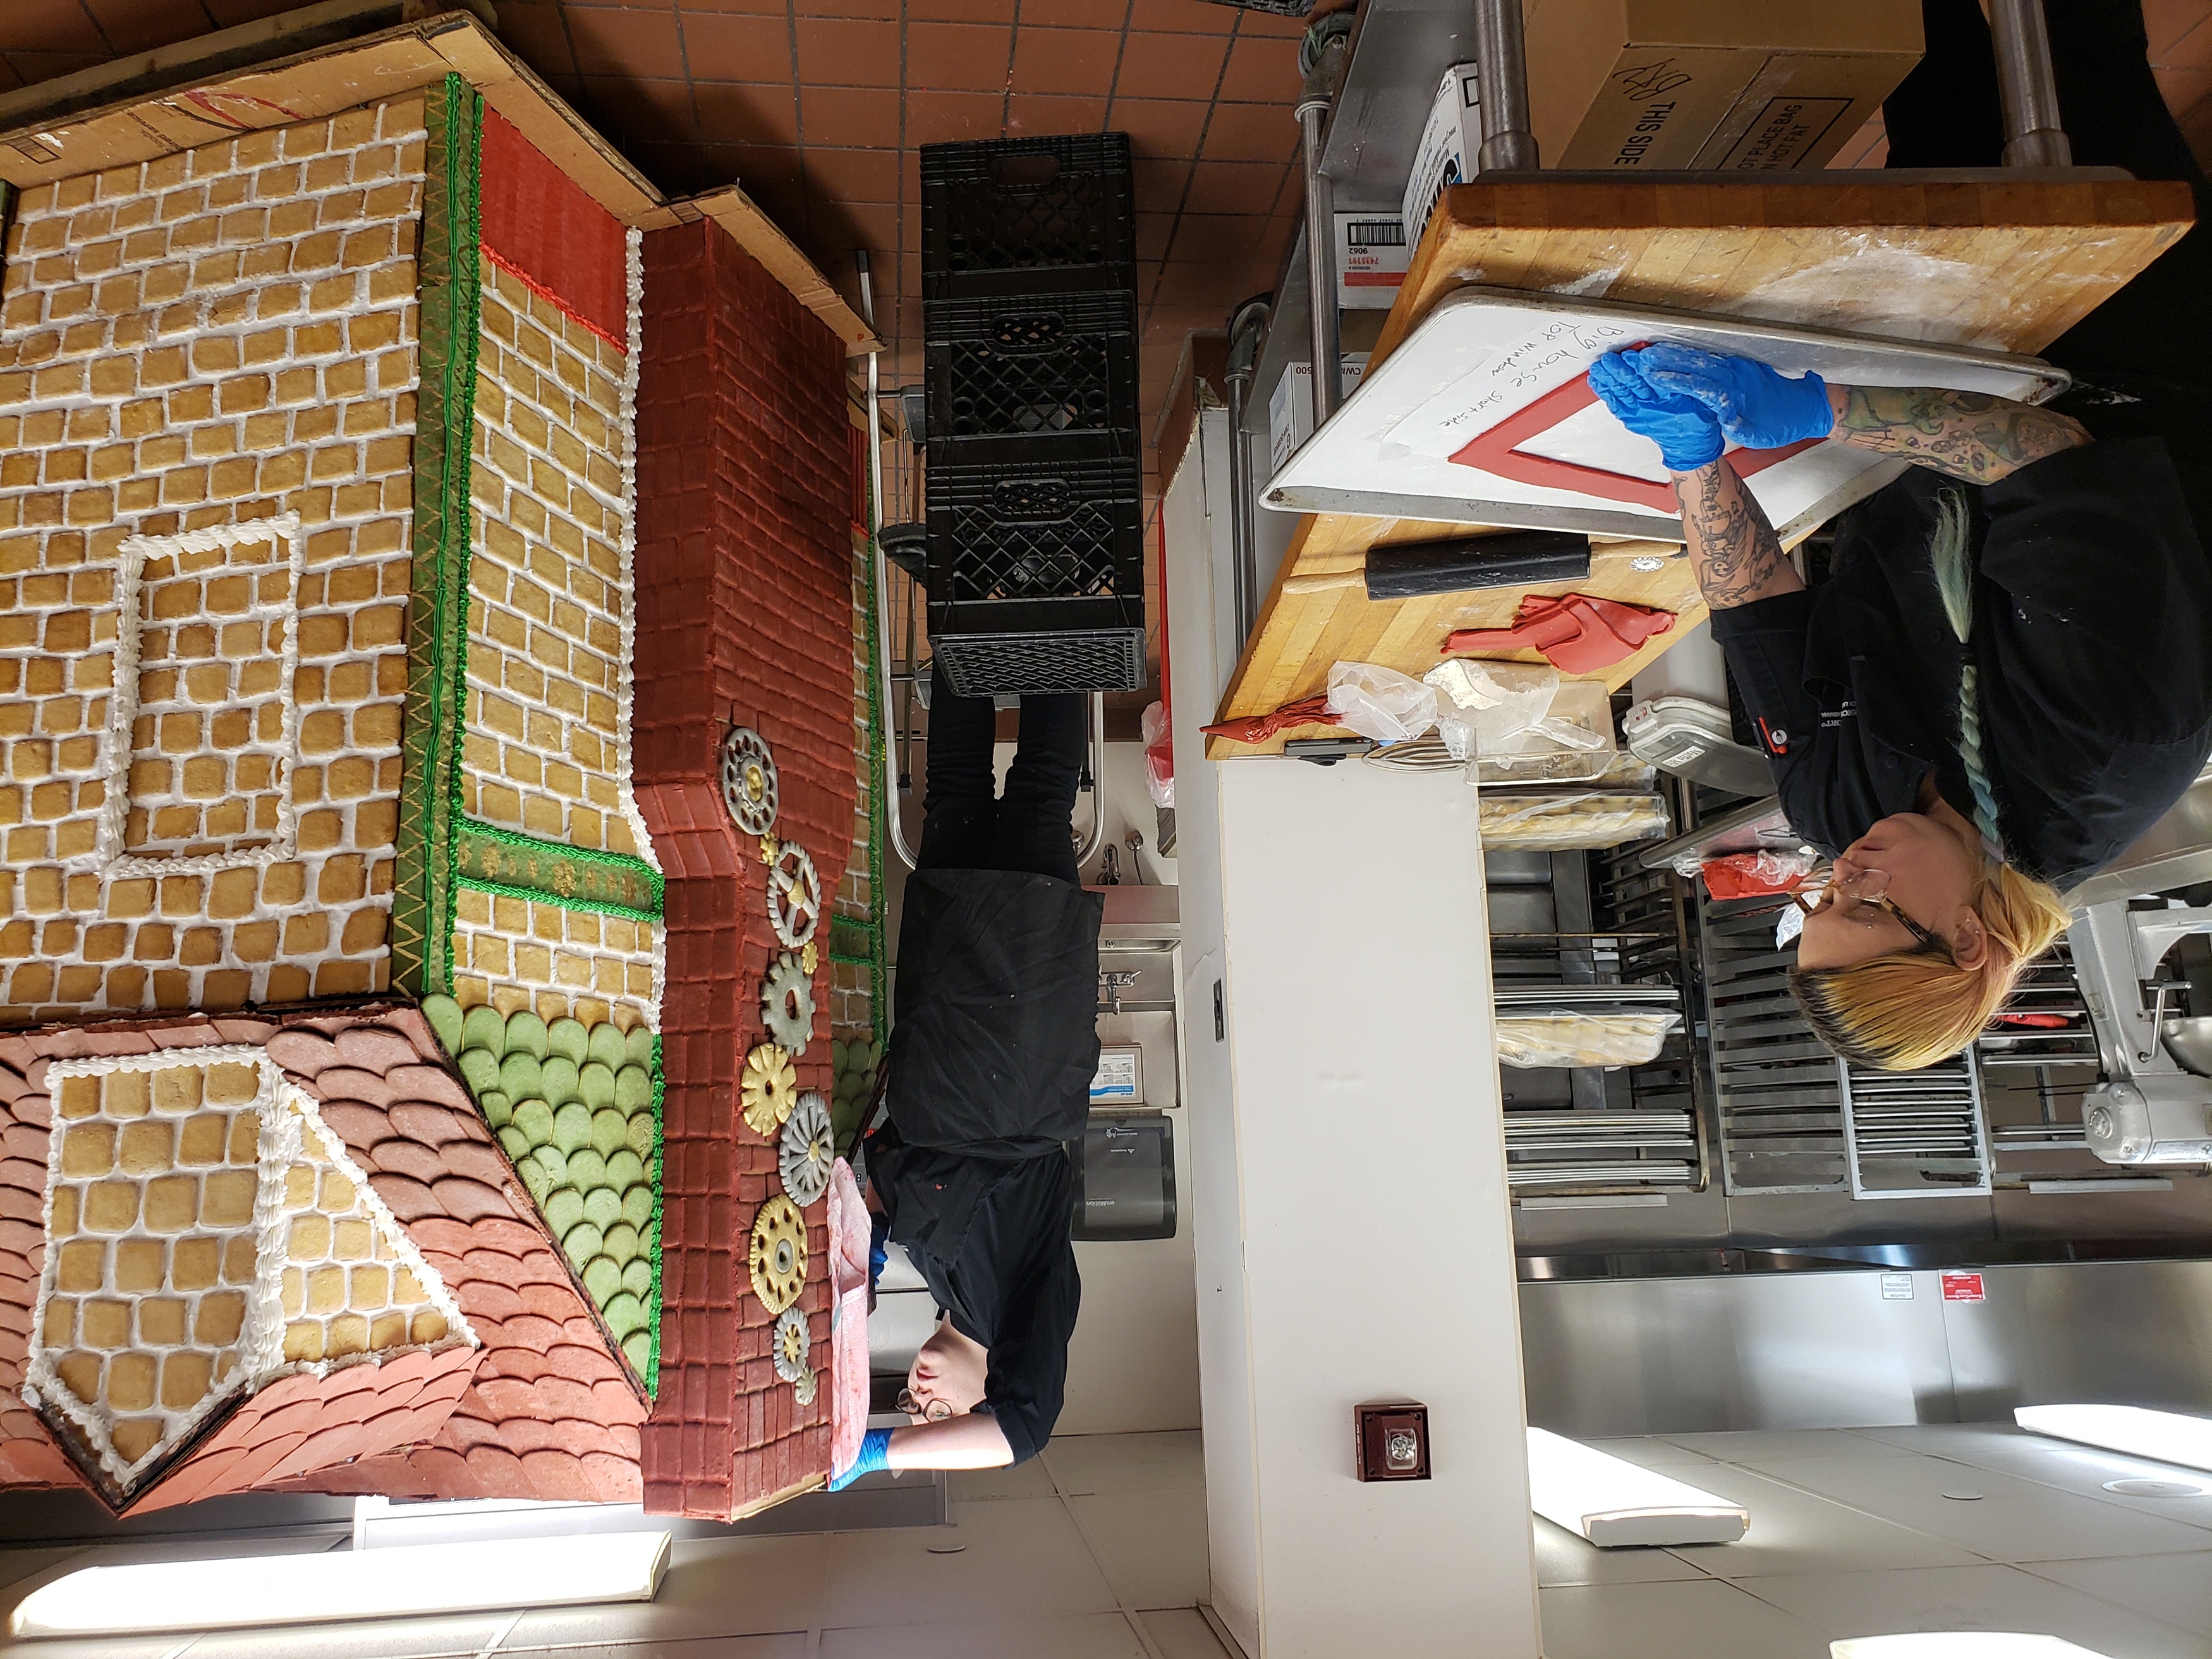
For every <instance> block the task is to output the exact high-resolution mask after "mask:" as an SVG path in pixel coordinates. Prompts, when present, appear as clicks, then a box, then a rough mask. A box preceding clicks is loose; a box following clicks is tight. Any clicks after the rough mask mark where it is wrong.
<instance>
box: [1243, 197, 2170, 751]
mask: <svg viewBox="0 0 2212 1659" xmlns="http://www.w3.org/2000/svg"><path fill="white" fill-rule="evenodd" d="M2193 222H2195V221H2194V214H2193V210H2192V208H2191V197H2190V192H2189V187H2188V186H2187V185H2183V184H2179V183H2165V182H2135V181H2129V180H2118V181H2115V180H2094V181H2081V182H2053V181H2051V180H2048V179H2037V180H2014V179H2007V178H2005V177H2004V175H2002V174H1994V173H1993V174H1992V175H1990V181H1989V182H1986V183H1971V184H1959V183H1925V182H1903V183H1897V184H1890V183H1887V182H1882V183H1869V182H1867V181H1864V180H1863V179H1852V180H1850V181H1848V182H1844V183H1839V184H1836V185H1826V184H1814V183H1791V184H1758V183H1738V182H1735V181H1733V180H1730V181H1727V182H1722V183H1715V184H1686V183H1666V184H1637V183H1623V184H1613V183H1609V182H1608V183H1589V182H1582V181H1571V180H1562V181H1558V182H1552V181H1523V182H1516V183H1511V184H1492V185H1482V184H1474V185H1459V186H1456V187H1455V188H1454V189H1452V190H1450V191H1446V192H1445V195H1444V197H1443V200H1442V201H1441V202H1440V203H1439V204H1438V205H1437V210H1436V211H1435V213H1434V214H1433V215H1431V218H1430V221H1429V225H1428V228H1427V231H1426V232H1425V234H1424V235H1423V236H1422V238H1421V242H1420V246H1419V248H1418V249H1417V250H1416V251H1415V252H1414V255H1413V264H1412V266H1411V268H1410V269H1409V270H1407V275H1406V281H1405V284H1404V286H1403V287H1402V288H1401V290H1400V292H1399V296H1398V302H1397V304H1396V305H1395V307H1393V308H1392V310H1391V313H1390V315H1389V319H1387V320H1386V321H1385V323H1384V325H1383V334H1382V337H1381V338H1380V339H1379V340H1378V341H1377V343H1376V349H1375V353H1374V356H1375V359H1376V360H1377V361H1379V360H1380V359H1381V358H1383V356H1387V355H1388V354H1389V351H1390V350H1391V349H1394V348H1395V346H1396V345H1397V344H1398V343H1399V342H1400V341H1401V340H1403V339H1404V338H1405V337H1406V336H1407V333H1408V332H1409V331H1411V329H1412V328H1413V325H1414V324H1415V323H1417V322H1419V320H1420V319H1421V318H1422V317H1424V316H1425V315H1426V314H1427V313H1428V311H1429V308H1430V307H1431V306H1433V305H1435V304H1436V302H1437V301H1438V300H1439V299H1441V298H1442V297H1443V295H1446V294H1449V293H1450V292H1451V291H1452V290H1453V289H1456V288H1460V287H1463V286H1465V285H1467V284H1468V283H1482V284H1485V285H1486V286H1489V287H1492V288H1517V289H1528V290H1530V291H1532V292H1540V293H1554V294H1577V295H1593V296H1595V295H1602V296H1603V297H1605V298H1607V299H1612V300H1625V301H1633V302H1637V303H1640V304H1645V305H1658V306H1672V307H1679V308H1680V309H1683V310H1688V311H1699V312H1707V313H1712V314H1715V315H1718V316H1726V317H1747V318H1757V319H1762V320H1765V321H1770V322H1784V323H1796V324H1805V325H1813V326H1816V327H1822V328H1833V329H1840V330H1844V331H1849V332H1852V333H1858V334H1867V335H1873V336H1877V337H1886V338H1890V339H1899V340H1923V341H1935V342H1940V343H1947V344H1954V345H1972V346H1980V347H1985V348H1990V349H1999V350H2005V351H2018V352H2034V351H2038V350H2040V349H2042V348H2043V347H2045V346H2046V345H2048V344H2049V343H2051V341H2052V340H2054V339H2056V338H2057V337H2058V336H2059V335H2061V334H2063V333H2064V332H2065V331H2066V330H2067V329H2069V328H2070V327H2072V326H2073V325H2075V323H2077V322H2079V321H2080V320H2081V319H2082V318H2083V317H2086V316H2087V315H2088V313H2090V312H2091V311H2093V310H2094V309H2095V308H2096V307H2097V306H2098V305H2100V303H2102V302H2103V301H2105V300H2106V299H2108V298H2109V297H2111V295H2113V294H2115V293H2117V292H2118V291H2119V289H2121V288H2122V287H2123V286H2124V284H2125V283H2127V282H2128V281H2129V280H2130V279H2131V278H2132V277H2134V276H2136V273H2137V272H2139V271H2141V270H2142V269H2143V268H2144V267H2145V266H2146V265H2148V264H2150V262H2151V261H2152V260H2153V259H2154V258H2157V257H2158V256H2159V255H2160V253H2162V252H2165V251H2166V249H2167V248H2169V247H2171V246H2172V245H2173V244H2174V243H2175V242H2177V241H2179V240H2180V239H2181V237H2182V236H2183V234H2185V233H2186V232H2187V230H2188V229H2189V228H2190V226H2191V224H2192V223H2193ZM1447 534H1449V535H1465V534H1468V527H1467V526H1463V525H1448V526H1440V525H1434V524H1416V523H1413V522H1411V521H1406V520H1393V519H1370V518H1356V517H1352V516H1350V515H1346V514H1340V513H1322V514H1314V515H1310V516H1308V517H1307V518H1305V519H1304V520H1302V522H1301V523H1300V525H1299V526H1298V529H1297V533H1296V535H1295V536H1294V537H1293V538H1292V540H1291V547H1290V550H1289V551H1288V552H1287V553H1286V554H1285V556H1284V558H1283V562H1282V565H1281V567H1280V568H1279V570H1278V571H1277V573H1276V579H1275V584H1274V586H1273V590H1272V591H1271V592H1269V594H1268V595H1267V602H1266V603H1265V605H1263V606H1262V607H1261V612H1260V619H1259V623H1258V625H1257V626H1256V627H1255V629H1253V632H1252V637H1251V639H1250V640H1249V641H1248V642H1247V644H1246V647H1245V650H1244V654H1243V659H1241V660H1240V661H1239V662H1238V664H1237V671H1236V673H1235V675H1234V676H1233V677H1232V678H1231V681H1230V684H1229V690H1228V692H1227V694H1226V695H1225V696H1224V697H1223V699H1222V702H1221V707H1220V709H1219V712H1218V714H1216V716H1215V718H1216V719H1217V720H1230V719H1234V718H1236V717H1238V716H1241V715H1247V714H1265V713H1266V712H1267V711H1268V710H1270V709H1273V708H1280V707H1281V706H1282V705H1283V704H1285V703H1286V702H1295V701H1296V700H1297V699H1298V698H1300V697H1309V696H1314V695H1316V693H1318V692H1320V691H1322V690H1325V689H1326V687H1327V685H1328V671H1329V668H1330V666H1331V665H1332V664H1334V663H1336V662H1338V661H1340V660H1356V661H1364V662H1374V663H1379V664H1381V665H1383V666H1384V667H1386V668H1395V669H1397V670H1399V671H1401V672H1404V673H1409V674H1417V675H1418V674H1422V673H1425V672H1426V671H1428V670H1429V669H1430V668H1431V667H1433V666H1434V665H1435V664H1436V662H1437V647H1439V646H1440V645H1441V644H1442V643H1443V638H1444V636H1445V635H1447V634H1448V633H1449V632H1450V631H1451V630H1452V629H1455V628H1494V627H1502V626H1504V625H1505V623H1507V622H1508V621H1510V618H1511V617H1512V614H1513V611H1515V609H1516V607H1517V606H1518V605H1519V604H1520V602H1521V599H1522V594H1523V593H1525V592H1538V593H1559V592H1574V591H1577V590H1579V591H1582V592H1589V593H1595V594H1599V595H1601V596H1603V597H1605V598H1608V599H1626V600H1629V601H1632V602H1633V603H1635V604H1638V605H1661V606H1663V607H1665V608H1666V609H1668V610H1670V611H1675V612H1676V614H1677V616H1678V617H1679V618H1680V620H1679V621H1678V622H1677V623H1676V624H1675V629H1674V632H1672V633H1669V634H1663V635H1660V636H1659V637H1658V638H1657V639H1656V640H1654V641H1652V642H1651V643H1650V645H1648V646H1646V647H1644V649H1643V650H1642V651H1640V652H1638V653H1637V654H1636V655H1635V656H1633V657H1631V658H1629V659H1626V661H1624V662H1621V663H1619V664H1616V665H1614V667H1613V669H1612V670H1610V671H1608V672H1607V674H1606V675H1605V676H1603V678H1604V679H1605V681H1606V683H1607V684H1608V685H1609V686H1619V685H1620V684H1624V683H1626V681H1627V680H1628V679H1629V678H1632V676H1633V675H1634V674H1635V673H1636V672H1637V671H1638V670H1639V669H1640V668H1641V667H1643V666H1644V665H1645V664H1646V663H1648V662H1650V660H1651V659H1654V658H1656V657H1657V656H1658V655H1659V654H1660V653H1662V651H1664V650H1665V649H1666V647H1668V645H1670V644H1672V643H1673V642H1674V640H1676V639H1678V638H1680V636H1681V635H1682V634H1683V633H1685V632H1687V631H1688V630H1689V629H1692V628H1694V627H1696V625H1697V624H1698V623H1699V621H1701V620H1702V619H1703V617H1704V615H1705V611H1704V606H1703V603H1702V601H1700V600H1699V598H1698V595H1697V585H1696V582H1695V580H1694V579H1693V578H1692V576H1691V574H1690V572H1689V568H1688V562H1687V560H1686V559H1682V558H1679V557H1678V558H1675V559H1672V560H1670V561H1669V562H1668V563H1667V564H1666V565H1665V566H1663V567H1662V568H1661V569H1660V570H1658V571H1656V572H1650V573H1644V572H1638V571H1636V570H1634V569H1633V568H1632V566H1631V564H1630V559H1631V558H1632V556H1634V552H1651V551H1656V550H1662V549H1664V550H1667V551H1669V552H1671V553H1674V554H1675V555H1680V552H1681V549H1680V548H1679V547H1669V546H1668V544H1662V543H1618V544H1610V549H1607V548H1601V550H1600V552H1601V558H1599V559H1594V561H1593V564H1592V568H1591V573H1590V579H1589V580H1588V581H1586V582H1581V583H1575V584H1571V585H1568V586H1545V587H1534V588H1526V589H1523V588H1506V589H1497V590H1492V591H1491V592H1483V593H1473V594H1468V593H1454V594H1444V595H1440V596H1438V597H1437V598H1434V599H1399V600H1392V601H1389V602H1386V603H1383V604H1370V602H1369V601H1368V600H1367V599H1366V598H1365V597H1364V594H1363V593H1362V592H1360V591H1359V590H1358V589H1357V588H1334V589H1327V590H1323V591H1321V592H1285V590H1284V584H1285V581H1287V580H1289V579H1291V578H1292V577H1295V576H1310V575H1317V574H1327V573H1329V572H1334V571H1340V570H1344V569H1346V568H1352V567H1354V566H1356V565H1357V564H1358V563H1359V562H1361V561H1362V560H1363V559H1364V556H1365V553H1366V550H1367V549H1368V548H1369V547H1370V546H1372V545H1375V544H1379V543H1383V542H1389V541H1413V540H1420V539H1424V538H1429V537H1433V536H1437V535H1447ZM1621 549H1629V550H1633V551H1632V553H1630V554H1629V555H1628V556H1624V557H1620V558H1615V557H1613V550H1621ZM1522 654H1523V657H1524V658H1525V659H1528V660H1536V659H1535V658H1534V655H1533V653H1522ZM1329 729H1331V728H1328V727H1306V728H1293V730H1292V731H1291V732H1287V733H1285V734H1284V737H1294V736H1299V735H1313V734H1316V733H1317V732H1325V731H1328V730H1329ZM1282 743H1283V737H1278V738H1274V739H1273V740H1271V741H1270V742H1268V743H1267V744H1260V745H1248V744H1237V743H1232V742H1231V741H1229V740H1228V739H1226V738H1211V739H1209V740H1208V742H1207V745H1206V754H1207V756H1208V757H1210V758H1213V759H1221V758H1226V757H1231V756H1237V755H1247V754H1275V753H1279V752H1280V751H1281V748H1282Z"/></svg>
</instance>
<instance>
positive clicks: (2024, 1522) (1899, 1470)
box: [1762, 1456, 2204, 1566]
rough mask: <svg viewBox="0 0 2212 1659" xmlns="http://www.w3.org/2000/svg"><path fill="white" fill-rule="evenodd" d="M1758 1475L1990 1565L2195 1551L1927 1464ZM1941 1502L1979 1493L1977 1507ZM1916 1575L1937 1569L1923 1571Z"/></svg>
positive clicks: (2168, 1534)
mask: <svg viewBox="0 0 2212 1659" xmlns="http://www.w3.org/2000/svg"><path fill="white" fill-rule="evenodd" d="M1762 1473H1764V1474H1768V1475H1771V1476H1772V1477H1773V1478H1774V1479H1776V1480H1787V1481H1790V1482H1791V1483H1792V1484H1793V1485H1796V1486H1805V1487H1808V1488H1810V1489H1811V1490H1812V1491H1814V1492H1820V1493H1823V1494H1825V1495H1826V1496H1828V1497H1830V1498H1835V1499H1837V1500H1838V1502H1841V1503H1844V1504H1851V1505H1852V1506H1854V1507H1855V1508H1857V1509H1862V1510H1867V1511H1868V1512H1869V1513H1870V1514H1874V1515H1879V1516H1883V1517H1884V1518H1886V1519H1887V1520H1891V1521H1894V1522H1898V1523H1899V1524H1900V1525H1903V1526H1908V1527H1914V1528H1918V1529H1919V1530H1920V1531H1922V1532H1924V1533H1929V1534H1933V1535H1934V1536H1936V1537H1937V1538H1946V1539H1949V1540H1950V1541H1952V1542H1954V1543H1955V1544H1960V1545H1963V1546H1964V1547H1966V1548H1967V1549H1970V1550H1972V1551H1973V1552H1974V1553H1976V1554H1978V1555H1982V1556H1986V1557H1988V1558H1989V1559H1991V1560H1995V1561H2071V1560H2083V1559H2088V1558H2090V1557H2093V1556H2101V1555H2136V1554H2168V1553H2175V1552H2179V1551H2183V1550H2195V1549H2201V1548H2202V1547H2203V1542H2204V1533H2203V1529H2201V1528H2197V1527H2190V1526H2184V1525H2182V1524H2180V1523H2179V1522H2172V1521H2161V1520H2160V1519H2159V1518H2158V1517H2156V1516H2149V1515H2143V1514H2140V1513H2138V1512H2136V1511H2135V1510H2129V1509H2125V1508H2123V1507H2121V1506H2120V1505H2118V1504H2100V1503H2096V1502H2093V1501H2092V1500H2091V1499H2089V1498H2078V1497H2076V1496H2075V1495H2074V1494H2073V1493H2071V1492H2060V1491H2058V1490H2057V1488H2056V1487H2052V1486H2037V1485H2035V1484H2034V1483H2033V1482H2032V1481H2027V1480H2015V1479H2014V1478H2013V1477H2012V1476H2011V1475H2008V1474H1998V1473H1997V1472H1996V1471H1995V1470H1992V1469H1978V1468H1964V1467H1962V1466H1960V1465H1959V1464H1957V1463H1951V1462H1944V1461H1942V1459H1939V1458H1933V1457H1920V1456H1911V1457H1882V1458H1869V1459H1867V1460H1865V1461H1863V1462H1852V1461H1850V1460H1849V1459H1847V1458H1824V1459H1822V1460H1820V1461H1819V1462H1798V1463H1771V1464H1768V1465H1767V1466H1766V1467H1765V1468H1764V1470H1763V1471H1762ZM1946 1492H1978V1493H1979V1494H1980V1497H1979V1498H1978V1499H1974V1500H1962V1499H1959V1498H1946V1497H1945V1496H1944V1495H1943V1494H1944V1493H1946ZM1919 1565H1929V1566H1934V1565H1944V1564H1939V1563H1936V1562H1933V1561H1930V1562H1926V1563H1922V1564H1919Z"/></svg>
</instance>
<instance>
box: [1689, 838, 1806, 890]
mask: <svg viewBox="0 0 2212 1659" xmlns="http://www.w3.org/2000/svg"><path fill="white" fill-rule="evenodd" d="M1685 863H1686V864H1687V865H1688V866H1690V867H1689V868H1688V869H1684V868H1682V867H1681V866H1682V865H1683V864H1685ZM1819 863H1820V856H1819V854H1815V853H1814V852H1813V851H1812V850H1811V849H1810V848H1799V849H1798V850H1797V851H1796V852H1794V853H1782V852H1777V851H1776V850H1775V849H1773V848H1761V849H1760V850H1759V851H1758V852H1756V853H1730V854H1727V855H1726V856H1725V857H1723V858H1717V859H1708V860H1705V862H1704V863H1703V864H1700V863H1699V862H1698V860H1696V859H1695V858H1689V859H1685V860H1678V861H1677V863H1676V865H1675V869H1674V873H1675V874H1677V875H1679V876H1681V877H1682V878H1685V879H1687V878H1690V877H1692V876H1697V875H1702V876H1704V877H1705V890H1706V891H1707V892H1708V893H1710V894H1711V895H1712V896H1714V897H1715V898H1717V899H1737V898H1755V897H1757V896H1759V895H1761V894H1765V893H1790V892H1795V891H1796V890H1797V888H1798V887H1799V886H1801V885H1802V884H1803V882H1804V880H1805V878H1806V877H1808V876H1809V875H1811V874H1812V873H1813V870H1814V866H1816V865H1818V864H1819Z"/></svg>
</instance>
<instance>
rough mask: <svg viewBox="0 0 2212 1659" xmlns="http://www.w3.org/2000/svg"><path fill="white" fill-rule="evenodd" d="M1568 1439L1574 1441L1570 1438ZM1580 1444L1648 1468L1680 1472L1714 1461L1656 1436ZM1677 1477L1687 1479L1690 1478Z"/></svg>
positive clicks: (1677, 1443) (1686, 1476) (1588, 1441)
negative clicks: (1677, 1470)
mask: <svg viewBox="0 0 2212 1659" xmlns="http://www.w3.org/2000/svg"><path fill="white" fill-rule="evenodd" d="M1568 1438H1569V1439H1575V1438H1577V1437H1576V1436H1573V1435H1570V1436H1568ZM1583 1445H1585V1446H1588V1447H1589V1449H1591V1450H1592V1451H1601V1452H1603V1453H1605V1455H1607V1456H1608V1457H1618V1458H1620V1459H1622V1460H1623V1461H1625V1462H1630V1463H1637V1464H1640V1465H1642V1466H1643V1467H1644V1468H1647V1469H1679V1468H1687V1467H1689V1466H1691V1465H1693V1464H1698V1463H1710V1462H1713V1461H1714V1460H1713V1459H1711V1458H1710V1457H1708V1456H1706V1455H1705V1453H1703V1452H1700V1451H1692V1450H1691V1449H1689V1448H1688V1447H1687V1446H1685V1445H1682V1444H1680V1443H1679V1442H1676V1441H1674V1440H1662V1439H1661V1438H1660V1437H1658V1436H1657V1435H1656V1434H1638V1435H1630V1436H1626V1437H1623V1438H1621V1439H1619V1440H1584V1441H1583ZM1676 1478H1677V1479H1679V1480H1688V1479H1689V1478H1690V1477H1689V1476H1688V1475H1680V1476H1678V1477H1676Z"/></svg>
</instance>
